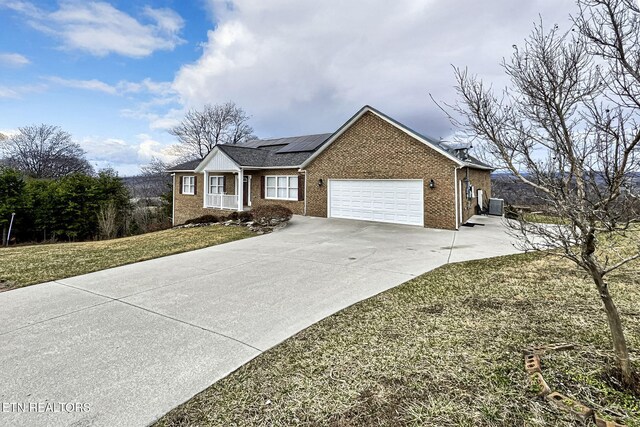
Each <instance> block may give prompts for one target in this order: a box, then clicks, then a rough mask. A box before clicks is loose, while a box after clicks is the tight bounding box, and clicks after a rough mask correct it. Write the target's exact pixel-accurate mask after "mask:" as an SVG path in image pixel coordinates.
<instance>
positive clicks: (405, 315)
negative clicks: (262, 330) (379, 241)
mask: <svg viewBox="0 0 640 427" xmlns="http://www.w3.org/2000/svg"><path fill="white" fill-rule="evenodd" d="M639 273H640V263H638V262H636V263H634V264H631V265H628V266H627V267H625V268H624V269H623V270H620V271H618V272H617V273H615V274H612V275H611V276H610V277H609V283H610V285H611V288H612V293H613V295H614V298H615V299H616V302H617V304H618V308H619V310H620V312H621V315H622V318H623V322H624V327H625V330H626V333H627V338H628V340H629V343H628V344H629V347H630V348H631V350H632V357H633V360H634V363H635V366H636V368H639V367H640V360H639V359H640V274H639ZM560 342H564V343H573V344H575V345H576V348H575V350H571V351H565V352H560V353H555V354H552V355H549V356H544V357H543V358H542V369H543V372H544V375H545V378H546V379H547V381H548V382H549V383H550V385H551V387H552V389H556V390H557V391H559V392H561V393H564V394H566V395H568V396H571V397H574V398H576V399H578V400H579V401H581V402H583V403H585V404H587V405H589V406H591V407H594V408H596V409H598V410H601V411H609V412H608V413H609V414H611V415H618V416H620V417H621V418H622V420H623V421H624V422H625V423H626V425H628V426H630V427H633V426H636V427H637V426H640V394H638V393H632V392H629V391H626V392H623V391H620V390H619V389H618V387H617V386H616V385H615V379H614V378H615V375H614V376H612V375H610V372H607V371H606V370H605V366H606V361H608V360H610V359H611V358H612V356H613V355H612V351H611V350H610V345H609V333H608V328H607V323H606V318H605V314H604V311H603V309H602V305H601V302H600V300H599V298H598V295H597V293H596V292H595V291H594V287H593V285H592V284H591V283H590V282H589V281H588V280H587V278H586V277H585V276H584V274H583V273H581V272H579V271H578V270H577V269H576V268H575V267H574V266H573V265H572V264H570V263H569V262H567V261H564V260H561V259H557V258H550V257H546V256H544V255H542V254H539V253H538V254H524V255H515V256H507V257H501V258H494V259H488V260H481V261H471V262H466V263H461V264H452V265H447V266H444V267H442V268H439V269H437V270H434V271H432V272H430V273H427V274H424V275H422V276H420V277H418V278H416V279H414V280H411V281H410V282H407V283H405V284H404V285H402V286H400V287H398V288H395V289H392V290H390V291H387V292H385V293H382V294H380V295H378V296H376V297H373V298H371V299H369V300H366V301H363V302H361V303H359V304H356V305H354V306H351V307H349V308H347V309H345V310H343V311H341V312H339V313H337V314H335V315H333V316H331V317H329V318H327V319H325V320H323V321H321V322H319V323H317V324H315V325H313V326H311V327H310V328H308V329H306V330H304V331H302V332H301V333H299V334H297V335H296V336H294V337H292V338H290V339H288V340H287V341H285V342H284V343H282V344H280V345H278V346H276V347H274V348H272V349H271V350H269V351H267V352H265V353H264V354H262V355H260V356H259V357H257V358H256V359H254V360H253V361H251V362H250V363H248V364H246V365H245V366H243V367H241V368H240V369H238V370H237V371H236V372H234V373H232V374H231V375H229V376H228V377H226V378H224V379H222V380H221V381H219V382H217V383H216V384H214V385H212V386H211V387H210V388H208V389H207V390H205V391H203V392H202V393H200V394H199V395H197V396H195V397H194V398H193V399H191V400H190V401H188V402H187V403H185V404H183V405H181V406H179V407H178V408H176V409H174V410H173V411H171V412H169V413H168V414H167V415H165V416H164V417H163V418H162V419H161V420H159V422H158V423H157V425H158V426H271V425H306V426H317V425H328V426H399V425H426V426H449V425H456V426H459V425H460V426H567V427H568V426H574V425H576V422H575V420H573V419H572V418H571V417H570V416H567V415H566V414H565V413H563V412H560V411H559V410H556V409H554V408H553V407H552V406H551V405H550V404H549V403H547V402H546V401H545V400H544V399H542V398H539V397H537V396H536V393H535V392H534V390H533V389H532V388H531V386H530V384H529V382H528V378H527V376H526V374H525V372H524V366H523V353H522V350H523V348H524V347H527V346H531V345H535V344H545V343H560Z"/></svg>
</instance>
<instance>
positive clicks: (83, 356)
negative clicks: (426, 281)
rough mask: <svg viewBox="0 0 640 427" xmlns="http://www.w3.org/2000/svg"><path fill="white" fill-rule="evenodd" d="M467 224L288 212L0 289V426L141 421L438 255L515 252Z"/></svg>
mask: <svg viewBox="0 0 640 427" xmlns="http://www.w3.org/2000/svg"><path fill="white" fill-rule="evenodd" d="M473 221H474V222H477V223H482V224H485V225H484V226H476V227H473V228H467V227H462V228H461V230H460V231H458V232H453V231H444V230H433V229H423V228H417V227H410V226H398V225H387V224H379V223H370V222H359V221H347V220H334V219H321V218H310V217H294V219H293V220H292V221H291V223H290V224H289V226H288V227H287V228H285V229H284V230H281V231H278V232H275V233H273V234H269V235H264V236H260V237H255V238H251V239H246V240H241V241H237V242H232V243H227V244H224V245H220V246H214V247H211V248H207V249H201V250H197V251H193V252H188V253H184V254H179V255H173V256H169V257H165V258H160V259H156V260H151V261H146V262H141V263H137V264H132V265H128V266H123V267H118V268H113V269H109V270H104V271H100V272H96V273H91V274H87V275H83V276H78V277H73V278H69V279H64V280H59V281H56V282H50V283H44V284H40V285H36V286H31V287H27V288H24V289H18V290H14V291H10V292H5V293H0V403H2V404H3V406H2V408H0V425H2V426H4V425H11V426H40V425H50V426H63V425H74V426H85V425H92V426H93V425H96V426H120V425H122V426H125V425H126V426H143V425H147V424H149V423H151V422H153V421H154V420H155V419H157V418H158V417H160V416H162V415H163V414H164V413H166V412H167V411H169V410H170V409H172V408H173V407H175V406H177V405H178V404H180V403H182V402H184V401H185V400H187V399H189V398H190V397H191V396H193V395H194V394H196V393H198V392H199V391H201V390H203V389H204V388H206V387H207V386H209V385H210V384H212V383H213V382H215V381H217V380H218V379H220V378H222V377H224V376H226V375H228V374H229V373H230V372H232V371H233V370H235V369H237V368H238V367H239V366H241V365H242V364H244V363H246V362H247V361H249V360H250V359H252V358H254V357H256V356H257V355H259V354H260V353H261V352H262V351H264V350H266V349H268V348H270V347H272V346H274V345H276V344H278V343H279V342H281V341H283V340H284V339H286V338H287V337H290V336H291V335H293V334H295V333H296V332H298V331H300V330H302V329H304V328H306V327H307V326H309V325H311V324H313V323H315V322H317V321H318V320H320V319H322V318H324V317H326V316H329V315H330V314H332V313H335V312H336V311H338V310H340V309H342V308H344V307H347V306H349V305H351V304H353V303H355V302H358V301H360V300H363V299H365V298H368V297H371V296H373V295H375V294H377V293H379V292H382V291H384V290H386V289H389V288H392V287H394V286H397V285H399V284H401V283H403V282H405V281H407V280H409V279H411V278H412V277H414V276H417V275H419V274H422V273H424V272H426V271H429V270H431V269H433V268H436V267H438V266H440V265H443V264H446V263H447V262H457V261H463V260H469V259H477V258H486V257H492V256H497V255H505V254H510V253H515V252H517V250H516V249H515V248H514V247H513V245H512V244H511V240H512V238H511V237H509V236H508V235H507V234H506V233H505V231H504V228H503V226H502V224H501V220H500V219H499V218H493V217H489V218H487V217H475V218H474V220H473ZM17 403H20V406H19V407H18V406H17V405H16V404H17ZM47 403H49V404H50V406H46V405H45V404H47ZM65 403H66V405H64V404H65ZM30 404H32V405H36V404H39V405H40V406H39V407H38V408H36V407H35V406H32V407H29V405H30ZM73 404H76V405H73ZM36 409H37V410H38V411H47V412H34V410H36ZM51 411H55V412H51Z"/></svg>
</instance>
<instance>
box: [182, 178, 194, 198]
mask: <svg viewBox="0 0 640 427" xmlns="http://www.w3.org/2000/svg"><path fill="white" fill-rule="evenodd" d="M195 178H196V177H195V176H183V177H182V194H195V193H196V185H195V181H196V179H195Z"/></svg>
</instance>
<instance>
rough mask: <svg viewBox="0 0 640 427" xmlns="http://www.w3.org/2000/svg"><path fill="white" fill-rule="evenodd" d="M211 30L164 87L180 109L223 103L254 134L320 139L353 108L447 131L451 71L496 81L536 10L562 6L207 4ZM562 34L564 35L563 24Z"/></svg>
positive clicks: (559, 17)
mask: <svg viewBox="0 0 640 427" xmlns="http://www.w3.org/2000/svg"><path fill="white" fill-rule="evenodd" d="M210 6H211V8H212V9H213V14H212V15H213V16H215V17H216V18H217V22H216V27H215V29H213V30H211V31H209V32H208V41H207V42H206V43H205V44H204V46H203V53H202V56H201V57H200V58H199V59H198V60H197V61H196V62H195V63H192V64H188V65H185V66H183V67H182V68H181V69H180V71H179V72H178V73H177V75H176V78H175V80H174V89H175V90H176V92H178V94H179V96H180V99H181V101H182V103H183V104H184V105H185V107H187V108H190V107H197V108H198V107H201V106H202V105H203V104H205V103H218V102H224V101H227V100H233V101H235V102H237V103H238V104H239V105H240V106H242V107H243V108H245V109H246V110H247V112H248V113H249V114H251V115H252V116H253V121H252V123H253V125H254V127H255V128H256V131H257V132H258V134H259V135H261V136H271V135H278V134H287V133H288V134H294V133H304V132H319V131H331V130H335V128H336V127H337V126H338V125H340V124H341V121H344V120H346V119H347V118H348V117H349V116H350V115H351V114H353V113H354V112H355V111H356V110H357V109H358V108H360V107H361V106H362V105H364V104H370V105H373V106H374V107H378V108H380V109H381V110H382V111H384V112H388V113H389V114H391V115H392V116H393V117H396V118H398V119H399V120H402V121H403V122H406V123H407V124H409V125H412V126H416V127H418V128H419V129H420V130H423V131H425V132H427V133H433V134H434V135H435V136H439V135H443V134H447V133H448V132H450V127H451V126H450V124H449V123H448V122H447V120H446V119H444V117H443V114H442V113H441V112H440V111H439V110H438V108H437V107H436V106H435V105H434V104H433V103H432V102H431V101H430V99H429V93H432V94H433V95H434V96H435V98H436V99H440V100H442V99H444V100H447V101H452V100H453V98H454V96H455V95H454V93H453V89H452V88H453V85H454V80H453V72H452V69H451V66H450V65H451V64H456V65H460V66H465V65H469V66H470V67H471V69H472V71H474V72H478V73H481V74H483V76H484V77H488V78H489V79H491V80H493V81H497V82H498V83H504V80H501V79H502V72H501V70H500V67H499V65H498V63H499V61H500V60H501V58H502V57H503V56H505V55H509V54H510V49H511V46H512V45H513V44H514V43H520V42H521V41H522V39H523V38H524V37H525V36H526V35H527V34H528V33H529V31H530V29H531V24H532V23H533V21H535V20H537V18H538V14H539V13H541V14H542V16H543V17H544V18H545V19H548V20H550V21H551V22H554V23H555V22H559V23H561V24H562V23H564V22H566V16H567V15H568V13H569V12H570V11H571V10H572V8H573V0H535V1H528V2H513V1H512V0H495V1H494V2H491V5H488V4H487V3H486V2H469V1H464V0H451V1H447V2H442V1H436V0H398V1H396V2H393V4H391V3H389V2H387V1H384V0H372V1H369V2H367V4H366V7H364V6H363V5H362V3H361V2H344V1H341V0H325V1H316V2H300V1H299V0H273V1H269V2H264V1H263V0H235V1H228V0H210ZM565 28H566V27H565Z"/></svg>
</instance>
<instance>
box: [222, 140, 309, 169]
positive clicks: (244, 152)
mask: <svg viewBox="0 0 640 427" xmlns="http://www.w3.org/2000/svg"><path fill="white" fill-rule="evenodd" d="M218 148H219V149H220V151H222V152H223V153H225V154H226V155H228V156H229V157H231V158H232V159H233V161H235V162H236V163H237V164H239V165H240V166H246V167H257V168H268V167H278V166H295V167H298V166H300V165H301V164H302V163H304V161H305V160H307V159H308V158H309V157H310V156H311V155H312V154H313V151H302V152H296V153H281V152H279V151H273V150H268V149H264V148H250V147H244V146H242V145H227V144H224V145H219V146H218Z"/></svg>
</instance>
